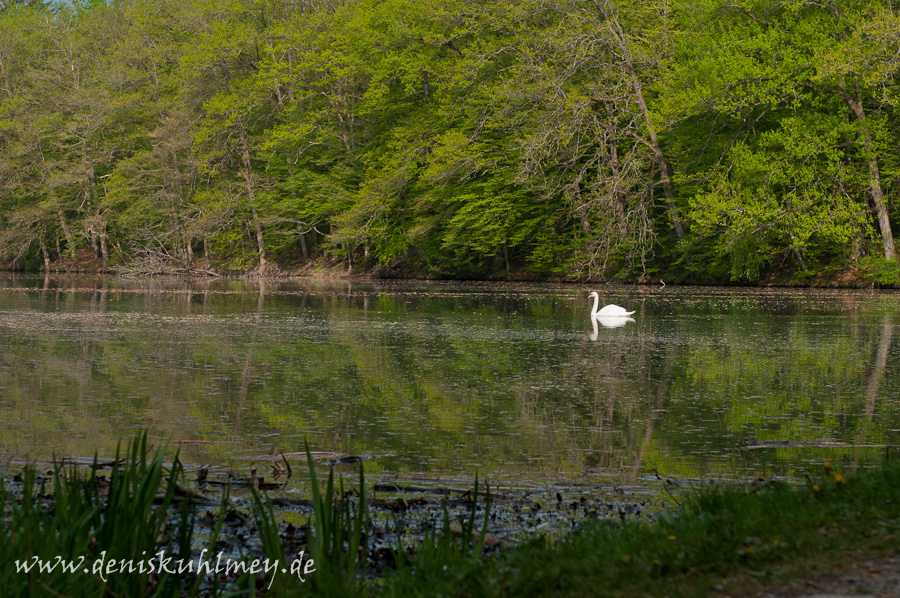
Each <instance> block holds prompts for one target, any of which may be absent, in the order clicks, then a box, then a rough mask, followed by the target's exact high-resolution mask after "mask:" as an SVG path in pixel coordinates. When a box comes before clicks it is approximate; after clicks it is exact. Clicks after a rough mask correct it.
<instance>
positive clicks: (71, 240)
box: [56, 207, 77, 262]
mask: <svg viewBox="0 0 900 598" xmlns="http://www.w3.org/2000/svg"><path fill="white" fill-rule="evenodd" d="M56 213H57V214H59V226H60V228H62V231H63V234H64V235H65V236H66V245H68V246H69V255H71V256H72V261H73V262H74V261H75V260H76V259H77V255H76V253H75V238H74V237H73V236H72V231H71V230H69V224H68V223H67V222H66V216H65V214H63V211H62V208H59V207H57V208H56Z"/></svg>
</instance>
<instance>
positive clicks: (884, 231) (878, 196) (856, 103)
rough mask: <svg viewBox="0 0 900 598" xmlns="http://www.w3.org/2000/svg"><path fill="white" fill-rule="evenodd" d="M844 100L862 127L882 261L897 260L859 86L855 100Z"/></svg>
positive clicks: (848, 97)
mask: <svg viewBox="0 0 900 598" xmlns="http://www.w3.org/2000/svg"><path fill="white" fill-rule="evenodd" d="M844 100H845V101H846V102H847V104H848V105H849V106H850V110H852V111H853V114H854V116H856V120H858V121H859V123H860V125H862V127H861V129H860V137H861V138H862V146H863V149H864V150H865V152H866V156H867V158H868V162H869V191H870V192H871V194H872V202H873V203H874V204H875V213H876V215H877V217H878V228H879V229H881V244H882V248H883V250H884V259H886V260H895V259H897V250H896V248H895V247H894V233H893V232H892V231H891V221H890V218H889V217H888V209H887V202H886V201H885V200H884V191H883V190H882V188H881V173H880V171H879V168H878V157H877V156H876V154H875V148H874V147H872V139H871V136H870V135H869V129H868V127H867V126H866V111H865V109H864V108H863V104H862V100H861V99H860V98H859V85H857V88H856V98H851V97H850V94H847V93H845V94H844Z"/></svg>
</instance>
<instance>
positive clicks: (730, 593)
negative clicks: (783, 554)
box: [712, 553, 900, 598]
mask: <svg viewBox="0 0 900 598" xmlns="http://www.w3.org/2000/svg"><path fill="white" fill-rule="evenodd" d="M835 560H837V562H835V563H831V562H828V563H822V565H823V566H821V567H819V566H818V565H817V563H804V564H802V565H801V567H802V569H801V571H800V572H794V573H793V574H791V577H793V580H792V581H787V582H780V581H779V582H776V581H772V580H766V581H760V580H759V579H755V578H753V577H751V576H749V575H746V574H739V575H736V576H734V577H732V578H730V579H728V580H726V582H725V583H724V584H723V586H722V589H721V590H720V591H718V592H714V593H713V594H712V596H722V597H725V596H727V597H730V598H859V597H860V596H875V597H877V598H900V556H898V555H896V554H889V555H884V556H879V555H872V554H863V553H849V554H847V555H844V556H843V557H835ZM795 568H796V567H795V566H794V567H786V568H785V570H783V571H781V572H778V571H776V572H775V576H776V577H777V576H778V575H779V574H780V573H784V572H786V571H788V570H791V569H795Z"/></svg>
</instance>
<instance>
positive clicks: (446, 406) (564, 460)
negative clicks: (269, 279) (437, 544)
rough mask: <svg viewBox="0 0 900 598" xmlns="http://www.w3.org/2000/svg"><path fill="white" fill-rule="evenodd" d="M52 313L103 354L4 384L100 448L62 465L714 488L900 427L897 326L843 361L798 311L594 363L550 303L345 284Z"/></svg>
mask: <svg viewBox="0 0 900 598" xmlns="http://www.w3.org/2000/svg"><path fill="white" fill-rule="evenodd" d="M46 286H47V285H46V284H43V285H42V287H46ZM244 288H246V287H244ZM54 293H55V294H56V296H54ZM39 296H40V301H39V303H40V305H42V306H43V308H44V309H50V310H54V309H57V308H58V306H62V307H63V309H64V310H70V314H69V315H70V316H71V319H70V320H69V321H68V323H67V324H65V325H66V326H71V325H73V323H76V324H77V323H78V322H81V323H80V324H77V326H80V327H81V328H82V329H83V330H81V332H83V333H84V334H79V333H78V331H75V332H72V333H71V334H68V333H67V334H68V335H67V334H61V333H59V332H58V331H52V330H50V331H41V330H40V329H39V327H35V328H34V329H33V330H29V331H26V333H25V334H24V335H23V337H22V338H20V339H19V342H18V343H13V344H12V345H7V346H6V347H5V348H4V349H3V361H4V362H6V367H4V368H3V369H2V371H0V385H2V386H5V387H15V388H19V389H21V390H20V391H19V392H20V393H21V395H20V396H21V397H22V399H21V400H19V401H17V402H16V405H15V406H14V407H13V408H12V409H13V410H14V412H15V413H16V414H18V415H20V416H22V417H21V419H23V420H27V421H28V422H29V424H28V425H29V426H30V430H31V431H32V433H34V434H38V435H41V434H43V435H47V436H50V435H52V434H53V433H57V434H58V433H59V431H60V430H62V431H63V436H65V435H66V434H82V435H86V436H88V437H89V438H88V439H82V440H78V439H75V438H63V439H61V442H59V443H57V442H56V441H55V440H54V446H55V447H57V448H58V450H59V451H61V452H77V453H87V454H89V453H91V452H92V451H93V449H92V448H91V449H88V450H84V449H83V448H81V449H79V447H84V446H91V447H94V446H96V445H97V444H99V443H101V442H106V443H108V446H112V445H114V444H115V439H116V438H117V437H118V436H122V435H126V436H127V435H128V434H129V433H130V432H128V431H127V430H129V429H130V428H133V427H137V426H140V425H145V424H146V423H148V422H151V421H152V422H153V425H154V428H155V429H154V433H155V434H156V435H157V436H162V437H171V438H173V439H229V440H231V439H236V438H237V439H246V440H248V441H249V442H250V443H257V444H260V445H262V444H264V443H268V442H270V441H269V440H266V438H268V435H276V436H275V438H277V439H278V440H277V442H278V443H280V445H281V449H282V450H295V449H296V450H299V449H300V448H301V447H302V440H303V437H304V435H306V434H309V437H310V440H311V442H312V443H313V445H314V446H316V447H317V448H321V449H325V450H341V451H346V452H375V453H383V452H393V453H396V454H397V455H399V457H398V458H397V459H396V460H391V461H390V462H389V461H385V462H383V463H378V464H377V466H378V467H385V468H387V467H391V468H394V467H396V468H406V467H417V468H422V469H444V470H448V469H449V470H459V469H471V467H472V465H473V464H475V463H478V464H480V465H481V466H482V471H505V470H509V471H515V470H518V471H543V472H554V471H558V470H565V471H569V472H578V471H583V470H586V469H594V470H597V471H601V472H609V471H619V472H623V473H627V474H629V475H630V476H632V477H634V476H637V475H639V474H640V473H641V471H646V470H647V468H648V467H651V466H659V467H660V470H661V471H663V472H665V473H667V474H670V475H698V474H703V473H707V472H709V471H710V470H714V469H715V468H716V467H719V466H721V465H722V462H723V458H722V457H716V456H715V455H713V456H710V455H709V454H708V453H709V450H710V449H711V450H714V451H719V452H720V453H721V452H727V451H732V452H734V451H737V450H738V449H739V448H740V447H741V446H742V445H744V444H747V443H749V442H750V441H751V440H756V439H760V440H809V439H819V437H814V436H812V435H813V434H819V433H821V432H819V430H822V429H825V430H827V431H828V433H836V434H838V435H839V436H840V438H836V439H846V438H849V437H850V436H851V435H852V436H853V437H854V438H858V439H859V440H856V442H860V443H862V442H866V441H869V442H870V441H871V438H872V437H873V435H875V436H879V437H880V436H881V435H884V434H886V429H888V428H890V427H896V426H895V425H894V424H895V423H896V419H897V414H896V411H895V410H894V405H893V403H891V404H884V409H882V408H881V407H882V405H881V404H879V405H878V407H879V408H878V409H876V402H877V397H878V396H895V395H897V394H898V393H897V382H896V379H897V378H898V377H897V376H891V375H889V373H888V372H889V370H890V369H891V368H895V367H896V365H895V364H894V363H892V362H891V360H890V349H891V341H892V338H891V335H892V332H893V327H892V326H891V325H890V321H891V317H892V316H891V315H890V314H892V313H893V312H888V311H885V312H884V313H885V315H884V317H883V320H882V322H881V324H880V326H879V327H877V328H874V327H871V326H863V325H859V324H857V323H851V324H849V325H848V326H846V327H845V328H846V330H845V328H835V327H833V326H830V327H827V331H828V333H829V334H834V331H835V330H837V331H838V332H839V334H837V335H836V336H834V338H830V339H828V342H827V343H826V342H823V341H822V334H823V329H822V325H821V322H810V321H808V320H803V319H800V320H793V319H787V316H786V315H785V314H784V313H781V311H783V310H784V309H788V311H791V312H794V311H796V309H797V308H796V306H794V305H790V306H788V307H784V305H781V306H780V307H779V306H778V305H776V306H774V307H773V306H772V305H770V306H769V307H772V309H770V310H769V311H763V312H760V311H758V310H756V311H753V312H752V313H753V316H752V317H751V318H750V319H749V320H748V319H747V318H743V317H741V315H740V311H739V310H738V311H736V312H735V313H734V314H731V315H730V316H729V317H723V318H718V319H711V320H708V321H707V320H702V319H695V320H692V321H691V320H681V319H678V318H661V317H653V316H652V315H648V316H644V317H642V318H641V319H639V320H638V321H637V322H635V323H633V324H629V325H628V326H626V327H625V328H622V329H609V330H601V331H600V332H602V334H600V335H599V337H598V339H597V341H596V342H590V341H589V340H588V338H587V330H586V328H585V327H586V326H587V325H589V320H587V319H586V318H580V317H579V316H581V315H583V314H580V312H577V314H575V315H573V312H572V311H571V306H569V305H566V304H562V305H561V306H557V307H554V305H555V304H554V303H552V299H547V300H544V301H543V302H542V301H538V300H530V301H525V300H522V299H520V298H505V299H501V298H498V297H490V298H489V300H486V301H479V300H478V299H477V298H471V297H460V298H449V299H447V300H446V301H443V302H437V301H435V300H433V299H432V300H430V301H429V299H428V297H427V296H424V295H421V296H420V295H415V296H413V297H412V298H410V296H409V295H404V294H403V293H397V294H393V295H392V294H377V295H375V294H371V296H370V294H369V293H367V292H365V291H363V292H361V293H360V292H356V291H354V290H353V288H352V287H348V286H346V285H345V286H342V287H336V288H334V289H333V291H332V292H330V294H327V295H324V296H323V295H316V294H311V293H302V294H280V293H279V291H278V286H277V285H275V290H274V292H270V289H269V286H268V284H267V283H263V284H261V285H260V286H259V287H258V288H257V289H256V292H255V293H254V294H252V295H247V294H241V295H222V294H217V291H216V290H215V289H211V288H210V287H209V285H207V287H206V288H205V289H198V290H197V291H196V292H192V293H173V294H167V293H166V289H165V288H164V287H160V288H156V289H151V290H149V291H146V292H145V293H138V294H134V295H121V296H120V295H117V294H116V291H115V290H109V289H107V290H106V291H97V290H93V291H92V292H91V293H83V292H81V291H79V290H75V291H73V290H71V289H69V290H65V289H60V290H55V291H54V290H43V289H39ZM32 299H33V298H32ZM411 302H412V303H414V304H415V305H413V306H411ZM26 303H27V302H26ZM856 305H857V307H858V306H859V304H858V303H857V304H856ZM776 308H777V309H776ZM146 309H150V310H151V311H154V313H151V314H147V313H144V312H143V311H142V310H146ZM529 310H533V311H529ZM645 310H646V311H648V312H651V314H652V305H651V306H650V308H645ZM538 311H540V313H541V318H544V319H542V320H540V321H539V322H540V323H536V322H537V321H538V320H536V318H535V317H534V315H533V314H534V313H536V312H538ZM642 313H643V312H642ZM42 317H43V316H42ZM47 317H50V316H47ZM582 320H583V321H582ZM548 321H553V322H554V324H553V326H554V328H553V330H558V331H559V332H553V333H549V332H548V324H547V322H548ZM567 322H578V323H579V325H578V326H580V327H581V328H579V327H578V326H574V327H573V326H572V325H569V326H568V328H567V327H566V323H567ZM77 326H76V327H77ZM104 327H106V328H105V329H104ZM104 330H105V331H104ZM567 330H576V331H579V330H583V331H584V332H583V333H579V334H580V336H579V335H577V334H575V335H573V334H571V333H569V332H567ZM760 331H766V335H765V336H763V335H761V336H760V338H759V339H756V336H755V335H757V334H759V333H760ZM842 331H843V332H842ZM875 331H877V334H875ZM773 335H774V336H773ZM772 338H777V340H778V343H779V345H780V346H774V344H773V341H772V340H771V339H772ZM76 349H77V350H76ZM22 364H25V365H24V366H23V365H22ZM29 364H30V365H29ZM13 368H15V371H13ZM50 373H52V374H53V375H50ZM823 396H824V397H826V398H827V399H828V401H829V402H828V404H827V405H826V404H825V403H824V402H823V398H822V397H823ZM25 397H36V398H30V399H26V398H25ZM754 397H759V398H754ZM6 408H7V407H6V404H4V409H6ZM826 411H828V412H837V413H845V414H847V415H846V416H845V417H835V416H829V415H827V414H826ZM801 415H802V416H803V419H801V417H800V416H801ZM890 422H894V423H890ZM4 430H5V431H4V432H3V436H4V437H6V438H10V439H21V438H23V436H22V435H21V434H22V433H21V432H17V431H16V430H13V429H11V428H5V429H4ZM685 430H692V431H693V433H690V434H689V433H686V431H685ZM867 439H868V440H867ZM16 441H17V442H19V441H20V440H16ZM35 444H37V443H35ZM192 450H197V451H199V450H201V449H192ZM704 451H706V453H704ZM773 458H775V457H773V456H772V455H768V456H764V455H762V454H761V453H755V454H751V455H747V454H746V453H742V454H741V455H740V456H739V457H737V459H755V460H760V459H773ZM748 467H756V465H754V464H753V463H751V464H750V465H748Z"/></svg>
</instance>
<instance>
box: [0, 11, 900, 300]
mask: <svg viewBox="0 0 900 598" xmlns="http://www.w3.org/2000/svg"><path fill="white" fill-rule="evenodd" d="M898 47H900V15H898V14H897V12H896V8H895V7H894V6H893V1H892V0H850V1H841V2H836V1H833V0H824V1H817V2H813V1H811V0H701V1H695V0H692V1H687V0H649V1H647V2H638V3H624V2H617V1H616V0H563V1H561V2H554V3H545V2H543V1H542V0H524V1H516V2H513V1H510V0H446V1H441V2H438V1H436V0H416V1H412V0H343V1H341V0H338V1H329V2H324V1H320V0H108V1H106V2H104V1H100V0H75V1H74V2H64V3H63V2H59V3H51V2H39V1H38V2H21V1H19V2H2V3H0V260H2V262H3V263H5V264H6V265H7V266H12V267H19V268H22V267H24V268H34V269H37V268H41V267H43V268H51V267H78V266H85V265H87V264H88V263H90V264H92V265H97V266H135V265H139V266H152V267H162V266H166V267H185V268H200V269H202V268H205V269H217V270H219V271H247V270H254V271H256V272H259V273H267V272H273V271H276V269H277V268H279V267H280V268H282V269H290V268H295V267H298V266H302V265H304V264H311V263H316V262H322V261H326V260H331V261H334V260H341V261H342V262H344V263H345V265H346V266H347V267H356V266H357V264H360V265H361V266H363V267H365V268H376V267H377V268H383V269H385V270H387V271H393V272H396V273H397V274H411V273H421V274H428V275H444V276H489V275H503V274H506V273H517V274H524V273H528V275H530V276H535V277H542V276H557V277H559V276H572V277H580V278H608V277H612V276H622V277H630V278H640V277H649V278H653V277H656V276H665V277H666V278H667V279H681V280H688V279H690V280H694V281H727V280H734V281H756V280H759V279H761V278H764V277H771V276H775V275H779V274H785V273H786V274H788V275H794V276H795V277H796V276H799V277H806V276H808V277H813V276H816V275H820V274H822V273H827V272H836V271H845V272H846V271H854V272H857V273H860V272H861V273H863V274H865V275H868V276H870V277H874V278H876V279H877V280H878V281H879V282H881V283H885V284H896V283H897V282H898V279H900V271H898V269H897V247H896V244H895V241H894V233H895V232H896V229H897V226H898V224H900V207H898V206H900V202H898V201H897V195H898V192H900V184H898V174H900V130H898V126H897V125H898V115H897V102H898V98H900V94H898V91H900V87H898V86H897V85H896V83H895V74H896V71H897V69H898V67H900V52H898Z"/></svg>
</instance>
